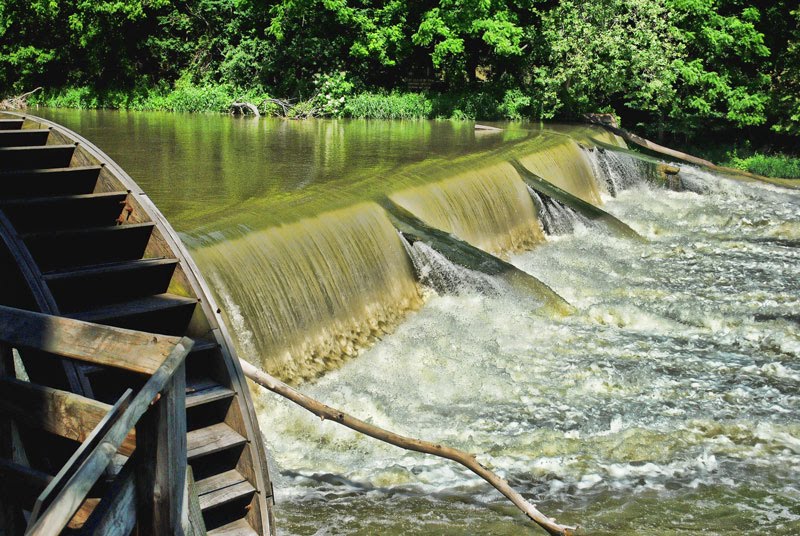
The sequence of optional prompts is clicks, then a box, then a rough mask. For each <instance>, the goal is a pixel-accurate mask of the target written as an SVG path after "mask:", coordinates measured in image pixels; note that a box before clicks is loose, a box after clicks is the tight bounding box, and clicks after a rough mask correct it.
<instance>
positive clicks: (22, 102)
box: [0, 87, 42, 110]
mask: <svg viewBox="0 0 800 536" xmlns="http://www.w3.org/2000/svg"><path fill="white" fill-rule="evenodd" d="M41 89H42V88H41V87H37V88H36V89H34V90H32V91H28V92H27V93H23V94H22V95H17V96H16V97H8V98H6V99H3V100H2V101H0V110H24V109H25V108H27V107H28V97H30V96H31V95H33V94H34V93H36V92H37V91H41Z"/></svg>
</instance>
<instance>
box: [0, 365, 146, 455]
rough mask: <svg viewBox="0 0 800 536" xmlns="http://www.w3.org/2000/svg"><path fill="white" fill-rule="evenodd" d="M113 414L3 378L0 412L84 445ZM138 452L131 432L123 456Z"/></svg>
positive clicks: (83, 401)
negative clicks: (100, 424)
mask: <svg viewBox="0 0 800 536" xmlns="http://www.w3.org/2000/svg"><path fill="white" fill-rule="evenodd" d="M110 410H111V406H109V405H108V404H104V403H102V402H98V401H97V400H92V399H91V398H86V397H83V396H80V395H76V394H74V393H70V392H67V391H61V390H59V389H52V388H50V387H44V386H41V385H36V384H32V383H29V382H23V381H20V380H17V379H13V378H0V412H3V413H5V414H6V415H9V416H11V417H12V418H14V419H15V420H16V421H18V422H21V423H24V424H26V425H28V426H29V427H31V428H36V429H40V430H44V431H46V432H50V433H52V434H56V435H59V436H61V437H66V438H69V439H73V440H75V441H78V442H81V443H82V442H83V441H84V440H86V438H87V437H89V435H90V434H91V433H92V430H94V429H95V427H96V426H97V425H98V424H99V423H100V421H102V420H103V417H105V416H106V414H107V413H108V412H109V411H110ZM135 448H136V435H135V434H134V433H133V432H131V433H130V434H128V437H126V438H125V441H124V442H123V444H122V448H121V449H120V452H121V453H122V454H125V455H126V456H130V454H131V453H132V452H133V450H134V449H135Z"/></svg>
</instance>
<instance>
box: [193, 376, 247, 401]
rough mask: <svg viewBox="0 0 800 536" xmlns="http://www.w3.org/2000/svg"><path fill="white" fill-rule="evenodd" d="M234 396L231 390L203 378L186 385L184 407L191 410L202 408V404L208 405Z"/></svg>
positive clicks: (234, 393)
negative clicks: (196, 407) (197, 407)
mask: <svg viewBox="0 0 800 536" xmlns="http://www.w3.org/2000/svg"><path fill="white" fill-rule="evenodd" d="M201 382H203V383H201ZM235 395H236V392H235V391H234V390H233V389H229V388H227V387H223V386H222V385H220V384H218V383H217V382H215V381H213V380H208V379H206V378H203V379H200V380H196V381H195V382H193V383H190V384H187V386H186V407H187V408H193V407H195V406H202V405H203V404H210V403H211V402H216V401H218V400H224V399H226V398H232V397H233V396H235Z"/></svg>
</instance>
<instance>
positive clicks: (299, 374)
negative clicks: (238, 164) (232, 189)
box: [194, 203, 421, 381]
mask: <svg viewBox="0 0 800 536" xmlns="http://www.w3.org/2000/svg"><path fill="white" fill-rule="evenodd" d="M194 254H195V256H196V257H197V258H198V261H199V262H201V263H202V265H203V266H204V268H205V269H206V271H207V272H208V273H209V275H210V279H211V280H212V282H213V284H214V285H213V286H214V287H215V290H216V291H217V293H218V296H219V298H220V301H221V302H222V303H224V304H226V309H227V313H228V316H229V320H230V322H231V324H232V325H233V326H234V327H235V329H236V331H237V335H238V339H239V343H240V351H241V353H242V355H243V356H244V357H246V358H247V359H248V360H249V361H251V362H253V363H256V364H259V365H260V366H262V367H263V368H264V369H266V370H267V371H268V372H270V373H271V374H274V375H276V376H278V377H280V378H282V379H284V380H289V381H298V380H302V379H308V378H313V377H315V376H317V375H319V374H321V373H323V372H324V371H326V370H329V369H331V368H334V367H336V366H338V365H339V364H340V363H341V362H342V361H343V360H344V359H345V358H347V357H351V356H354V355H355V354H356V353H357V352H358V350H359V349H360V348H362V347H364V346H366V345H369V344H370V343H371V342H372V341H374V340H376V338H378V337H381V336H382V335H384V334H385V333H387V332H388V331H390V330H391V329H392V328H393V327H394V326H395V325H396V324H397V323H398V321H399V320H400V319H401V318H402V317H403V315H404V313H405V312H407V311H408V310H410V309H413V308H416V307H418V306H419V304H420V303H421V298H420V295H419V292H418V287H417V284H416V282H415V278H414V272H413V267H412V265H411V262H410V260H409V258H408V257H407V255H406V252H405V249H404V247H403V243H402V241H401V239H400V238H399V237H398V235H397V232H396V231H395V229H394V227H392V225H391V223H390V222H389V220H388V219H387V217H386V215H385V213H384V212H383V211H382V209H381V208H380V207H378V206H377V205H375V204H372V203H362V204H359V205H355V206H353V207H350V208H347V209H342V210H337V211H333V212H328V213H324V214H321V215H319V216H317V217H314V218H306V219H303V220H300V221H299V222H295V223H292V224H290V225H285V226H278V227H272V228H268V229H265V230H261V231H256V232H252V233H250V234H247V235H245V236H243V237H241V238H236V239H232V240H227V241H223V242H219V243H216V244H213V245H210V246H207V247H204V248H201V249H199V250H197V251H195V253H194Z"/></svg>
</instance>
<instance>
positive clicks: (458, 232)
mask: <svg viewBox="0 0 800 536" xmlns="http://www.w3.org/2000/svg"><path fill="white" fill-rule="evenodd" d="M389 197H390V198H391V200H392V201H394V202H395V203H397V204H398V205H400V206H401V207H403V208H404V209H406V210H408V211H409V212H411V213H412V214H414V215H415V216H417V217H418V218H420V219H421V220H422V221H424V222H425V223H426V224H428V225H430V226H431V227H435V228H437V229H441V230H443V231H447V232H449V233H452V234H454V235H455V236H457V237H459V238H461V239H462V240H464V241H466V242H469V243H470V244H472V245H473V246H475V247H478V248H480V249H483V250H484V251H487V252H489V253H493V254H496V255H500V256H503V255H506V254H508V253H511V252H515V251H522V250H525V249H530V248H531V247H533V246H534V245H536V244H538V243H541V242H543V241H544V235H543V234H542V230H541V227H540V226H539V222H538V219H537V217H536V210H535V208H534V206H533V203H532V201H531V198H530V196H529V195H528V190H527V188H526V186H525V184H524V183H523V182H522V181H521V180H520V179H519V176H518V174H517V172H516V171H515V170H514V168H513V166H511V164H509V163H508V162H502V163H498V164H493V165H491V166H487V167H483V168H480V169H477V170H473V171H471V172H464V173H460V174H458V175H456V176H454V177H452V178H450V179H447V180H444V181H440V182H436V183H433V184H427V185H424V186H418V187H415V188H410V189H407V190H402V191H400V192H396V193H393V194H392V195H390V196H389Z"/></svg>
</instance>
